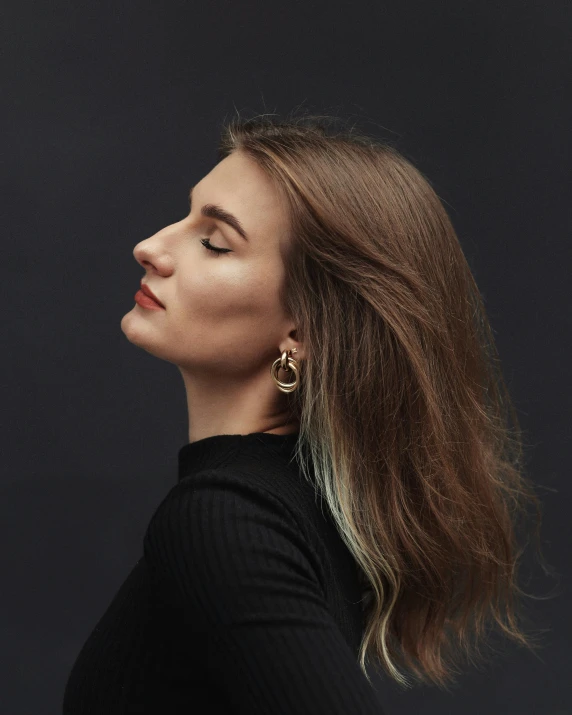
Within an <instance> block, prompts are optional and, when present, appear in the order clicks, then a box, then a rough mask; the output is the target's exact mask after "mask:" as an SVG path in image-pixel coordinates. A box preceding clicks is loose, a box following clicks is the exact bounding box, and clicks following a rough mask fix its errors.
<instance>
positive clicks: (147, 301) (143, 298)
mask: <svg viewBox="0 0 572 715" xmlns="http://www.w3.org/2000/svg"><path fill="white" fill-rule="evenodd" d="M135 302H136V303H137V304H138V305H140V306H141V307H142V308H149V310H165V308H163V306H162V305H159V303H157V302H155V301H154V300H153V298H149V296H148V295H145V293H143V291H142V290H138V291H137V293H135Z"/></svg>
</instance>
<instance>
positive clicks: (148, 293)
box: [141, 281, 165, 308]
mask: <svg viewBox="0 0 572 715" xmlns="http://www.w3.org/2000/svg"><path fill="white" fill-rule="evenodd" d="M141 290H142V291H143V293H145V295H146V296H148V297H149V298H151V299H152V300H154V301H155V303H158V305H160V306H161V308H164V307H165V306H164V305H163V303H161V301H160V300H159V298H157V296H156V295H155V294H154V293H153V291H152V290H151V288H149V286H147V285H145V283H143V281H141Z"/></svg>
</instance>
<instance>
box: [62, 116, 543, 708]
mask: <svg viewBox="0 0 572 715" xmlns="http://www.w3.org/2000/svg"><path fill="white" fill-rule="evenodd" d="M191 194H192V196H190V200H191V206H190V211H189V213H188V215H187V216H185V217H184V218H183V219H182V220H180V221H178V222H176V223H174V224H171V225H170V226H167V227H165V228H164V229H162V230H161V231H159V232H158V233H156V234H155V235H154V236H151V237H150V238H147V239H146V240H144V241H142V242H141V243H139V244H137V246H136V247H135V249H134V256H135V259H136V260H137V261H138V262H139V263H140V264H141V266H142V267H143V268H144V269H145V275H144V276H143V279H142V291H138V292H137V294H136V296H135V300H136V305H135V306H134V307H133V309H132V310H130V311H129V312H128V313H127V314H126V315H125V316H124V317H123V319H122V321H121V329H122V330H123V332H124V334H125V336H126V337H127V339H128V340H130V341H131V342H132V343H133V344H135V345H137V346H139V347H141V348H143V349H144V350H146V351H148V352H150V353H151V354H153V355H155V356H157V357H159V358H162V359H163V360H167V361H169V362H172V363H173V364H175V365H177V367H178V368H179V370H180V372H181V375H182V377H183V381H184V384H185V389H186V395H187V407H188V420H189V422H188V423H189V443H188V444H186V445H184V446H183V447H182V448H181V450H180V451H179V473H178V481H177V484H176V485H175V486H174V487H173V489H172V490H171V491H170V492H169V494H168V495H167V496H166V497H165V499H164V500H163V502H162V503H161V504H160V505H159V507H158V508H157V511H156V512H155V514H154V515H153V517H152V519H151V522H150V524H149V526H148V528H147V531H146V533H145V538H144V544H143V556H142V558H141V559H140V560H139V561H138V562H137V564H136V565H135V567H134V569H133V571H132V572H131V574H130V575H129V576H128V578H127V580H126V581H125V583H124V584H123V585H122V587H121V589H120V591H119V593H118V594H117V596H116V597H115V599H114V600H113V602H112V603H111V604H110V606H109V608H108V610H107V611H106V613H105V614H104V615H103V617H102V619H101V620H100V622H99V623H98V625H97V626H96V628H95V630H94V633H92V635H91V636H90V638H89V639H88V641H87V642H86V644H85V645H84V647H83V649H82V651H81V653H80V655H79V656H78V659H77V661H76V664H75V665H74V668H73V670H72V673H71V675H70V678H69V681H68V684H67V687H66V694H65V699H64V713H66V714H67V713H70V714H71V713H73V714H74V715H81V713H84V712H85V713H87V712H90V713H95V712H97V713H99V712H101V713H103V712H105V713H107V714H109V713H128V712H129V713H131V712H133V713H135V712H137V713H147V712H148V713H151V712H153V713H156V712H165V713H167V712H168V713H169V714H170V715H173V714H174V713H179V712H180V713H190V712H195V710H193V709H192V708H193V705H194V704H195V703H196V702H197V701H200V702H202V703H203V705H202V707H204V709H205V711H207V712H225V713H231V712H232V713H255V712H260V713H298V712H299V713H302V712H304V713H305V712H312V713H321V712H323V713H329V714H330V715H331V714H332V713H344V714H347V713H358V712H359V713H380V712H381V709H380V705H379V703H378V701H377V698H376V695H375V692H374V691H373V689H372V688H371V686H370V683H371V681H370V680H369V675H368V672H367V670H366V665H367V663H371V664H373V665H380V666H381V667H382V668H383V670H384V671H385V673H386V674H387V675H388V676H389V677H391V678H393V679H394V680H395V681H396V682H398V683H400V684H401V685H402V686H404V687H409V686H410V685H411V683H412V680H413V681H417V682H427V683H433V684H436V685H438V686H440V687H443V688H446V687H447V685H448V683H449V682H451V681H452V680H453V673H454V672H456V671H455V660H456V659H457V658H458V657H459V655H461V654H465V655H469V656H471V657H473V659H474V656H475V654H477V653H478V646H479V642H480V641H482V639H483V634H484V629H485V627H486V626H487V625H488V622H489V621H491V620H492V621H495V622H496V623H497V624H498V625H499V626H500V627H501V628H502V630H503V631H504V632H505V634H506V635H508V636H509V637H511V638H513V639H514V640H516V641H518V642H520V643H522V644H524V645H526V646H528V647H532V646H531V644H530V642H529V640H528V637H527V636H526V635H525V634H524V633H523V632H522V631H521V629H520V627H519V625H518V623H517V620H516V610H515V604H514V596H515V594H521V593H522V592H521V591H520V589H519V588H518V586H517V583H516V572H515V567H516V565H517V560H518V557H519V555H520V553H517V551H518V545H517V543H516V537H515V534H516V519H517V516H518V515H519V514H520V513H523V512H524V507H525V506H526V504H533V505H535V506H536V507H537V516H538V522H537V525H538V526H539V524H540V518H539V514H540V509H539V502H538V499H537V497H536V496H535V494H534V491H533V489H532V487H531V486H530V485H529V484H528V483H527V480H526V479H525V477H524V476H523V474H522V467H521V455H522V448H521V442H520V441H519V431H518V423H517V418H516V414H515V412H514V409H513V408H512V406H511V403H510V399H509V396H508V392H507V389H506V386H505V385H504V382H503V379H502V375H501V372H500V369H499V367H498V356H497V353H496V351H495V348H494V341H493V338H492V334H491V330H490V327H489V325H488V322H487V319H486V316H485V310H484V307H483V304H482V301H481V298H480V295H479V291H478V288H477V286H476V284H475V281H474V279H473V277H472V275H471V271H470V269H469V266H468V264H467V261H466V259H465V257H464V254H463V252H462V249H461V247H460V245H459V241H458V239H457V237H456V235H455V232H454V229H453V227H452V225H451V222H450V220H449V218H448V216H447V213H446V211H445V209H444V208H443V205H442V204H441V202H440V200H439V198H438V197H437V195H436V193H435V192H434V190H433V189H432V188H431V186H430V184H429V182H428V181H427V180H426V179H425V178H424V177H423V175H422V174H421V173H420V172H419V171H418V170H417V169H415V168H414V167H413V166H412V164H411V163H410V162H409V161H408V160H407V159H405V158H404V157H403V156H402V155H401V154H400V153H399V152H397V151H396V150H395V149H394V148H393V147H391V146H389V145H387V144H384V143H382V142H380V141H376V140H374V139H373V138H370V137H366V136H363V135H362V136H360V135H357V134H356V133H355V132H354V131H352V130H335V129H334V130H332V128H331V126H328V122H327V121H323V120H322V119H321V118H319V117H297V118H296V117H294V116H291V117H289V118H287V119H286V120H284V121H280V120H278V119H273V118H271V117H268V116H263V117H258V118H255V119H252V120H246V121H243V120H239V119H235V120H233V121H231V122H229V123H228V124H227V125H226V126H225V127H224V130H223V133H222V139H221V143H220V146H219V163H217V164H216V166H215V167H214V168H213V169H212V171H211V172H210V173H208V174H207V175H206V176H205V177H204V178H202V179H201V180H200V181H199V182H198V183H197V184H196V185H195V186H194V188H193V189H192V191H191ZM144 294H146V295H144ZM146 296H151V299H150V298H149V297H146ZM509 418H511V419H512V420H513V426H512V427H511V426H510V424H509ZM471 637H474V638H475V643H474V645H473V644H470V638H471ZM407 674H409V675H410V676H412V680H411V679H408V677H407ZM368 681H369V682H368ZM200 711H201V712H202V709H201V710H200Z"/></svg>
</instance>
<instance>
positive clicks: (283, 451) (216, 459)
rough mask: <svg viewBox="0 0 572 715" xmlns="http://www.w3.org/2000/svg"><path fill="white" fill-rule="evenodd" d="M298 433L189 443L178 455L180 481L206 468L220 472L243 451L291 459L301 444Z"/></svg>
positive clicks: (215, 437)
mask: <svg viewBox="0 0 572 715" xmlns="http://www.w3.org/2000/svg"><path fill="white" fill-rule="evenodd" d="M298 435H299V433H298V432H293V433H291V434H271V433H269V432H251V433H250V434H245V435H241V434H215V435H212V436H210V437H203V439H199V440H196V441H195V442H189V443H187V444H185V445H184V446H183V447H181V449H180V450H179V454H178V463H179V468H178V481H179V482H180V481H181V479H183V478H185V477H188V476H190V475H192V474H196V473H197V472H199V471H200V470H202V469H216V468H217V467H220V466H221V465H223V464H225V463H227V462H228V461H229V460H232V459H233V458H234V457H235V456H236V455H238V453H239V452H244V451H247V450H253V451H259V450H260V449H267V448H270V449H271V450H272V451H273V452H274V453H275V454H276V455H277V456H279V457H284V458H285V459H286V460H289V459H290V457H291V456H292V455H293V453H294V449H295V446H296V443H297V441H298Z"/></svg>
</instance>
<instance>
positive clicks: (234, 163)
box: [193, 152, 288, 237]
mask: <svg viewBox="0 0 572 715" xmlns="http://www.w3.org/2000/svg"><path fill="white" fill-rule="evenodd" d="M195 201H197V203H198V202H200V203H201V204H202V203H207V202H208V203H214V204H220V205H221V206H222V207H223V208H224V209H225V210H226V211H229V212H230V213H233V214H234V215H235V216H236V217H237V218H238V219H239V220H240V222H241V223H242V225H243V226H244V228H245V231H246V233H247V234H248V235H249V236H253V237H257V236H260V235H263V234H264V233H265V232H268V231H272V232H273V233H275V234H277V236H278V237H282V236H285V235H286V234H287V226H288V215H287V211H286V205H285V204H284V202H283V200H282V197H281V196H280V193H279V192H278V190H277V189H276V187H275V186H274V184H273V183H272V180H271V179H270V177H269V176H268V175H267V174H266V173H265V172H264V170H263V169H261V168H260V167H259V166H258V164H256V162H255V161H254V160H253V159H251V158H250V157H247V156H245V155H243V154H238V153H237V152H233V153H232V154H230V155H229V156H227V157H225V158H224V159H223V160H222V161H220V162H219V163H218V164H216V166H214V167H213V169H212V170H211V171H210V172H209V173H208V174H206V176H204V177H203V178H202V179H201V180H200V181H199V182H198V183H197V184H196V186H195V188H194V190H193V203H194V202H195Z"/></svg>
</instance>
